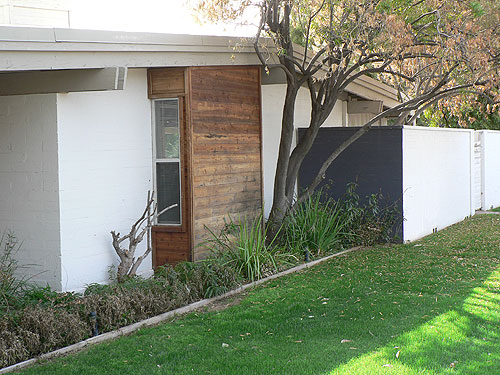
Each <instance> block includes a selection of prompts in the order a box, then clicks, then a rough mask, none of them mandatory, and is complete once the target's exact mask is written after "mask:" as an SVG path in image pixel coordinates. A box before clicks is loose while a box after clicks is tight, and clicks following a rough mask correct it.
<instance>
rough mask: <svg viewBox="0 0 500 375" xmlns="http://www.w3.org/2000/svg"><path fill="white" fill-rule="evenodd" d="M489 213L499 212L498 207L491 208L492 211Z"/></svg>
mask: <svg viewBox="0 0 500 375" xmlns="http://www.w3.org/2000/svg"><path fill="white" fill-rule="evenodd" d="M490 211H493V212H500V207H497V208H493V209H491V210H490Z"/></svg>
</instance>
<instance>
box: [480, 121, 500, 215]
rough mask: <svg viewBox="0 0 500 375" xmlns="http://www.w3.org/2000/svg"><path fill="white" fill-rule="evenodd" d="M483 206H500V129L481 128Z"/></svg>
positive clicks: (487, 208) (484, 208)
mask: <svg viewBox="0 0 500 375" xmlns="http://www.w3.org/2000/svg"><path fill="white" fill-rule="evenodd" d="M478 133H479V136H480V139H481V147H482V149H481V156H482V160H481V168H482V181H481V190H482V197H481V207H482V209H483V210H489V209H492V208H495V207H498V206H500V163H499V160H500V159H499V154H500V131H498V130H481V131H479V132H478Z"/></svg>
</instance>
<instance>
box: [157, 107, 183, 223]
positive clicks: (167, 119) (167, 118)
mask: <svg viewBox="0 0 500 375" xmlns="http://www.w3.org/2000/svg"><path fill="white" fill-rule="evenodd" d="M153 107H154V126H155V142H154V143H155V182H156V194H157V199H158V212H161V211H162V210H163V209H165V208H166V207H168V206H170V205H173V204H177V207H175V208H172V209H170V210H168V211H166V212H164V213H163V214H161V215H160V216H158V218H157V220H158V224H170V225H180V224H181V223H182V217H181V213H182V207H181V202H182V199H181V158H180V155H181V153H180V148H181V147H180V144H181V142H180V141H181V140H180V121H179V99H159V100H154V101H153Z"/></svg>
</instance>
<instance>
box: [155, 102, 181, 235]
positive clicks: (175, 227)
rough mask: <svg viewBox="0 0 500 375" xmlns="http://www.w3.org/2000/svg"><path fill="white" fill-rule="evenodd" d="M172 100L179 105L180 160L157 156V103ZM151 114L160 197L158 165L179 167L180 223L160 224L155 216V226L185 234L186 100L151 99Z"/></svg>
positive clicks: (156, 180) (156, 189) (156, 181)
mask: <svg viewBox="0 0 500 375" xmlns="http://www.w3.org/2000/svg"><path fill="white" fill-rule="evenodd" d="M166 100H172V101H177V105H178V114H177V115H178V124H179V157H178V158H158V157H157V156H158V154H157V124H156V107H155V105H156V102H161V101H166ZM151 113H152V116H151V117H152V143H153V155H152V156H153V187H154V191H155V192H156V194H157V196H158V186H157V183H158V178H157V165H158V164H160V163H175V162H177V163H178V165H179V202H180V208H179V223H160V222H159V221H158V219H159V217H158V215H155V218H154V225H155V226H156V227H157V228H156V230H158V229H163V230H165V231H169V232H185V231H186V217H185V216H186V215H185V207H186V202H185V193H184V189H185V183H184V180H185V174H184V162H185V158H184V152H185V150H184V129H185V124H184V98H183V97H182V96H172V97H164V98H154V99H151Z"/></svg>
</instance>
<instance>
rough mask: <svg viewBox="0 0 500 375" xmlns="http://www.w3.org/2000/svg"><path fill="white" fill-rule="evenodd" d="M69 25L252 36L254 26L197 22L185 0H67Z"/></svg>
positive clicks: (108, 28)
mask: <svg viewBox="0 0 500 375" xmlns="http://www.w3.org/2000/svg"><path fill="white" fill-rule="evenodd" d="M69 5H70V10H71V13H70V27H72V28H77V29H95V30H115V31H145V32H159V33H174V34H202V35H230V36H253V35H254V34H255V28H254V27H249V26H246V27H243V26H239V27H236V26H234V25H233V26H232V25H226V26H223V25H206V24H205V25H200V24H199V23H197V22H196V20H195V18H194V17H193V15H192V11H191V9H190V7H189V5H188V4H186V1H185V0H139V1H137V0H136V1H132V0H70V2H69Z"/></svg>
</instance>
